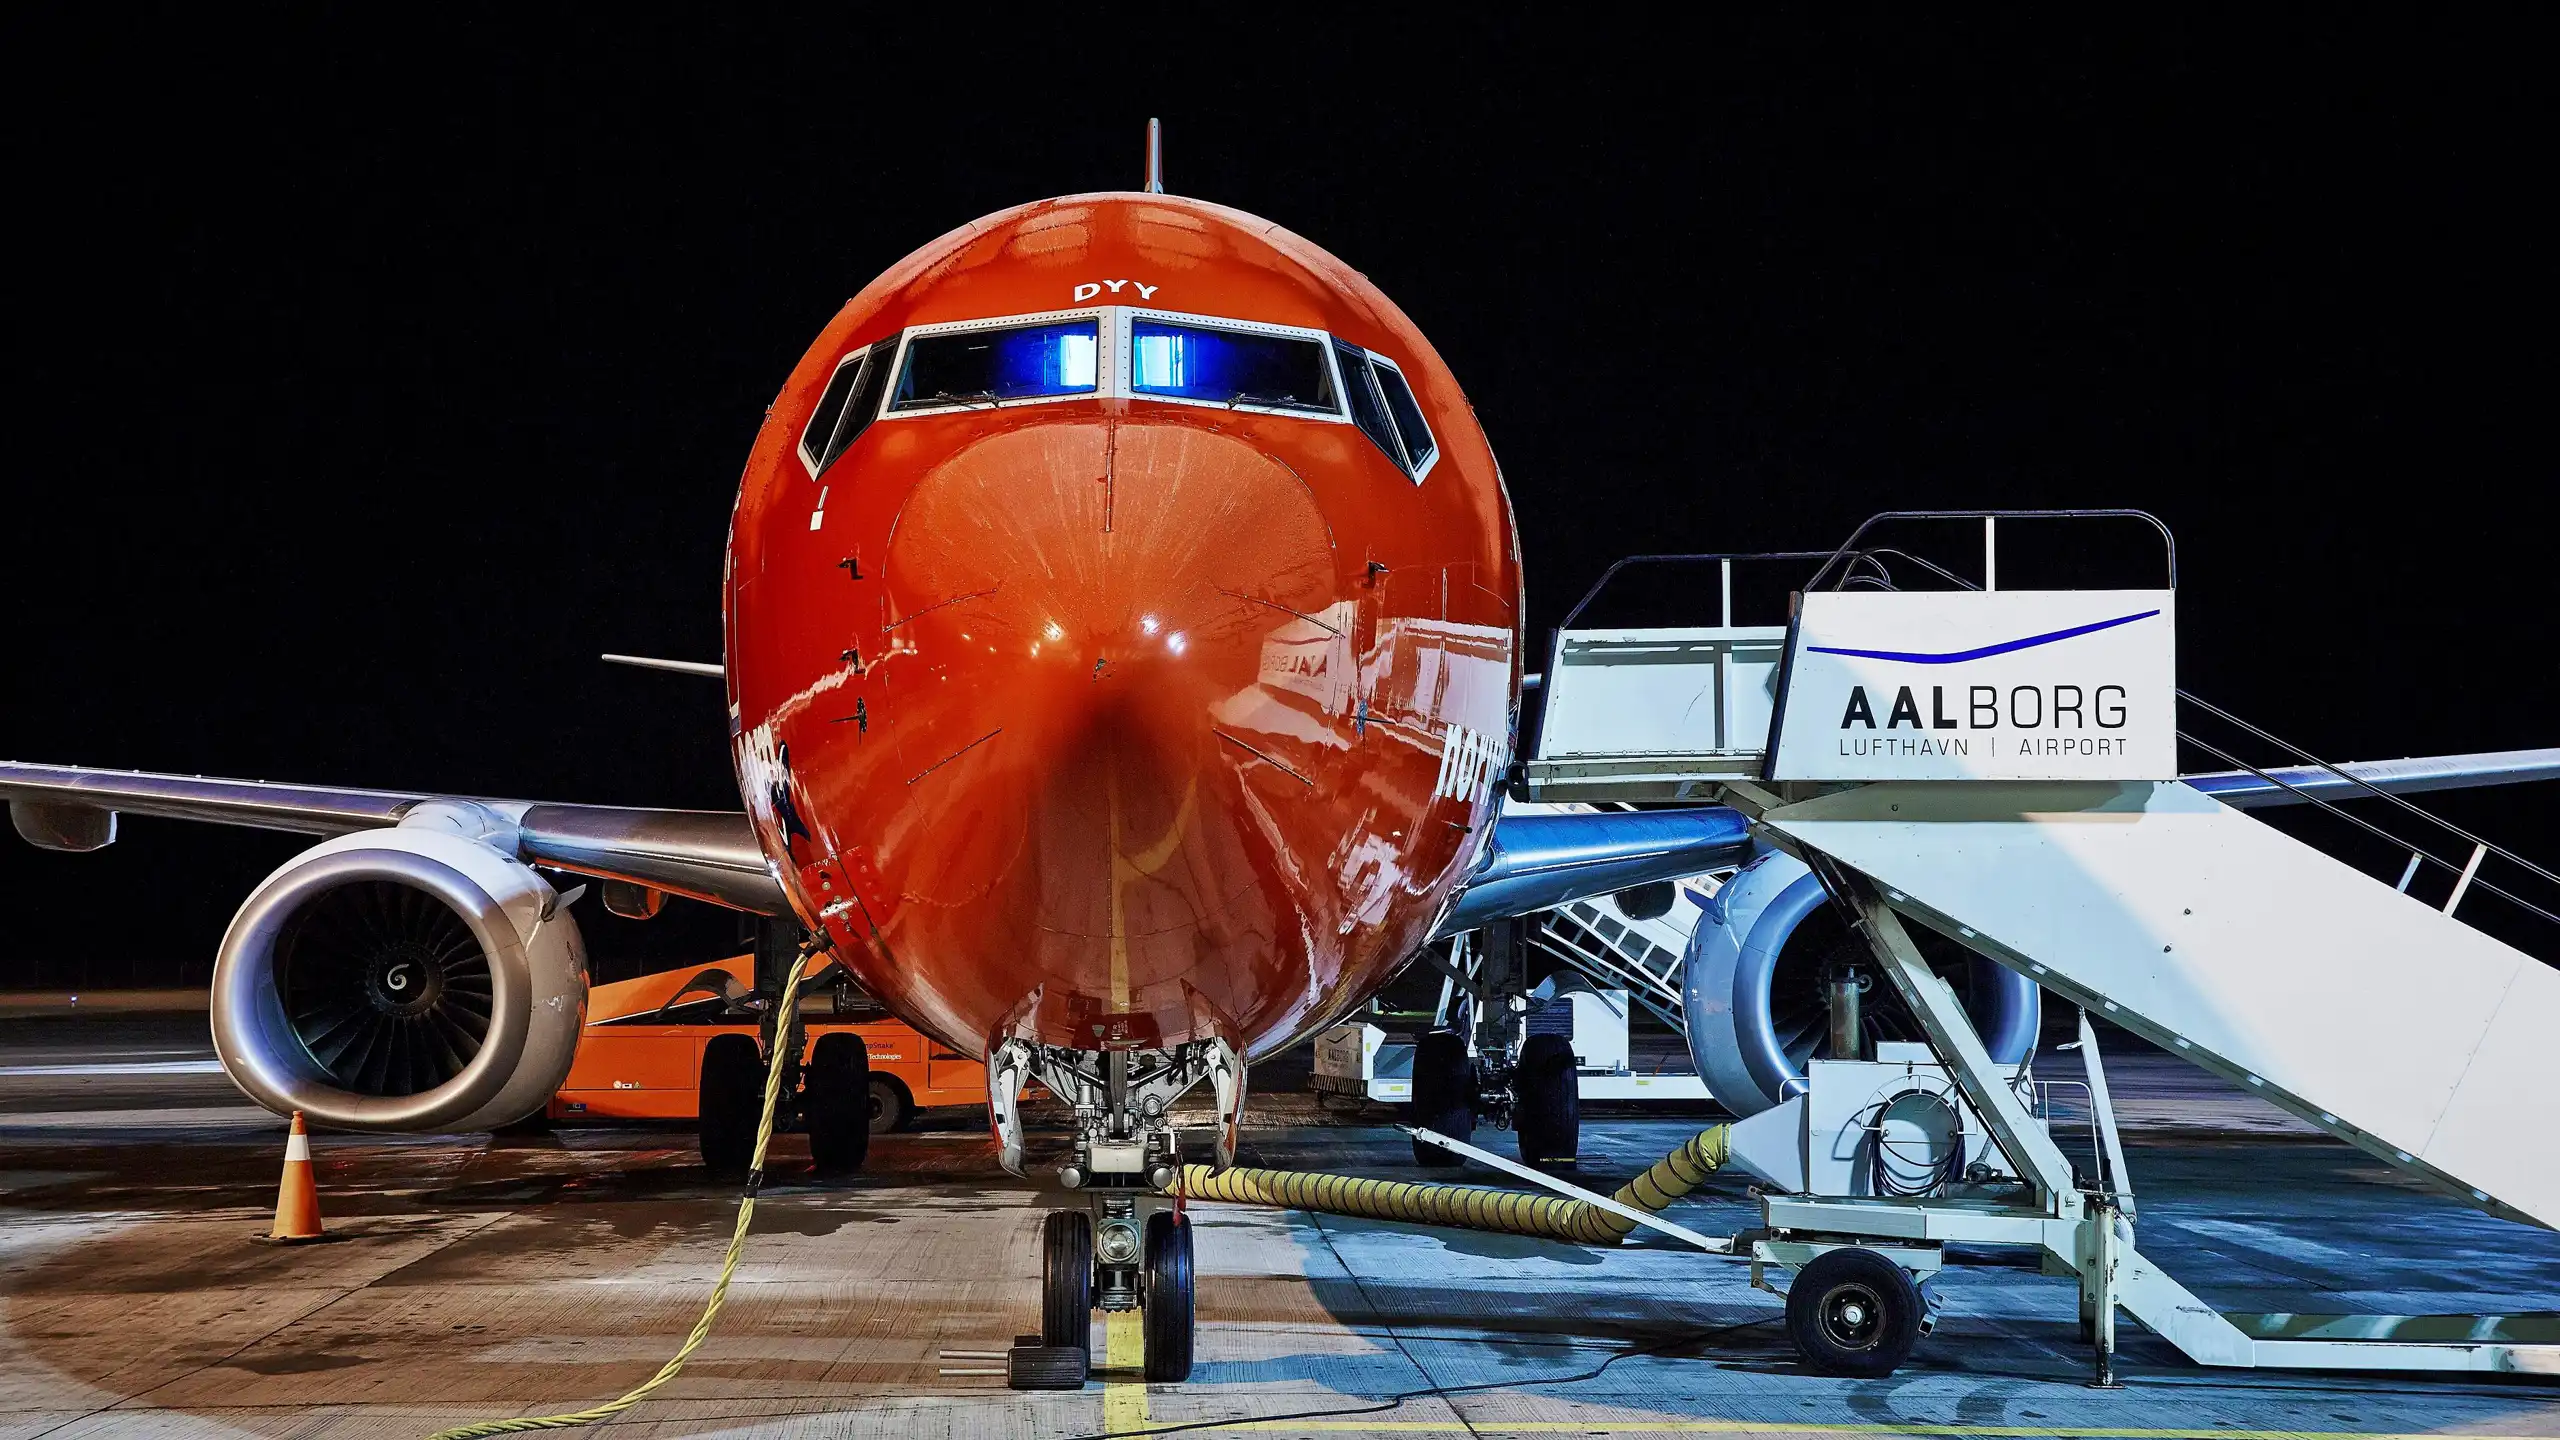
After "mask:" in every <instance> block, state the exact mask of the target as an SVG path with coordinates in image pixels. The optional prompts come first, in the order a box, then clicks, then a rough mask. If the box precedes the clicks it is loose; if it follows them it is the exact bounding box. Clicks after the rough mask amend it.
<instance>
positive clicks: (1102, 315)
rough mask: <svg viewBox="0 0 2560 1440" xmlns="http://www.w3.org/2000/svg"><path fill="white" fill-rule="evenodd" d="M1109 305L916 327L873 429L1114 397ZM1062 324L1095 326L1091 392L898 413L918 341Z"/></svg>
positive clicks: (903, 341) (903, 337)
mask: <svg viewBox="0 0 2560 1440" xmlns="http://www.w3.org/2000/svg"><path fill="white" fill-rule="evenodd" d="M1114 308H1115V307H1113V306H1109V305H1087V306H1082V307H1080V308H1077V309H1073V310H1039V311H1034V312H1032V313H1030V314H1027V315H998V316H993V317H990V318H988V319H983V320H952V321H946V322H944V323H943V324H940V325H916V326H911V327H909V328H908V329H905V330H902V331H900V332H899V333H898V354H897V357H896V362H895V364H894V365H893V366H892V367H891V369H890V371H889V383H888V384H887V385H886V386H884V387H882V388H881V391H880V413H879V415H878V416H877V417H875V421H874V423H885V422H888V421H892V420H917V419H922V418H924V417H926V416H929V415H955V414H958V413H960V412H962V411H967V410H1014V409H1019V408H1021V407H1022V406H1025V405H1064V404H1068V403H1070V402H1073V401H1077V400H1101V399H1106V398H1109V397H1110V396H1111V395H1112V394H1113V393H1114V391H1113V388H1112V387H1113V385H1114V384H1115V383H1116V381H1117V377H1118V376H1119V374H1120V370H1121V365H1120V359H1119V350H1120V347H1119V345H1118V344H1117V336H1116V334H1115V331H1116V330H1117V328H1118V327H1116V326H1114V325H1113V324H1112V320H1111V312H1112V310H1113V309H1114ZM1061 320H1091V321H1092V322H1094V324H1093V333H1094V351H1095V354H1094V357H1093V367H1094V369H1093V388H1092V389H1090V390H1079V391H1076V392H1075V393H1073V394H1069V395H1025V396H1023V397H1021V398H1020V399H1017V400H997V401H992V402H990V401H985V400H964V401H957V402H955V403H952V404H949V405H923V406H917V407H914V408H912V409H907V410H900V409H898V408H896V404H895V402H896V398H897V386H898V381H899V379H900V378H902V377H903V376H904V375H905V374H906V373H907V351H908V350H909V349H910V348H912V347H913V346H914V345H915V343H916V341H917V339H918V338H919V337H923V336H932V335H958V334H965V333H966V332H968V331H972V330H1011V329H1014V328H1016V327H1018V326H1024V325H1053V324H1056V323H1057V322H1059V321H1061Z"/></svg>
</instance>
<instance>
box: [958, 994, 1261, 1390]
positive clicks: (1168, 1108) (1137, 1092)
mask: <svg viewBox="0 0 2560 1440" xmlns="http://www.w3.org/2000/svg"><path fill="white" fill-rule="evenodd" d="M1034 1079H1036V1080H1038V1081H1039V1082H1040V1083H1042V1084H1044V1085H1046V1086H1048V1087H1049V1089H1050V1090H1051V1091H1053V1092H1054V1093H1056V1094H1057V1096H1058V1097H1059V1098H1060V1099H1062V1100H1065V1101H1067V1102H1068V1103H1069V1104H1071V1105H1073V1106H1074V1107H1075V1114H1076V1139H1075V1148H1074V1150H1073V1152H1072V1153H1071V1154H1070V1155H1069V1156H1068V1158H1067V1162H1066V1163H1065V1164H1063V1165H1061V1166H1060V1167H1058V1182H1059V1183H1060V1184H1062V1185H1064V1186H1065V1187H1066V1188H1067V1189H1069V1190H1071V1191H1074V1192H1076V1194H1077V1195H1078V1197H1079V1198H1080V1199H1081V1200H1082V1201H1083V1204H1082V1205H1081V1206H1079V1207H1077V1208H1074V1209H1066V1210H1053V1211H1051V1212H1050V1213H1049V1214H1048V1215H1047V1216H1046V1217H1045V1218H1044V1219H1043V1220H1042V1222H1041V1227H1040V1262H1041V1283H1040V1335H1039V1337H1038V1338H1039V1341H1040V1344H1039V1345H1038V1346H1037V1347H1032V1346H1023V1345H1017V1346H1016V1347H1015V1349H1014V1351H1013V1360H1012V1363H1011V1364H1010V1365H1009V1367H1008V1368H1009V1371H1010V1373H1011V1375H1012V1377H1013V1380H1014V1383H1015V1384H1016V1385H1017V1386H1020V1387H1022V1388H1037V1389H1046V1388H1052V1387H1053V1386H1055V1387H1060V1388H1070V1389H1071V1388H1074V1387H1075V1386H1078V1385H1081V1384H1083V1383H1084V1377H1085V1372H1086V1371H1087V1370H1088V1369H1089V1368H1090V1366H1091V1355H1092V1349H1093V1312H1094V1311H1096V1310H1100V1311H1102V1312H1103V1313H1104V1314H1106V1315H1107V1314H1111V1313H1114V1312H1117V1311H1126V1310H1135V1311H1137V1312H1139V1334H1140V1337H1141V1338H1142V1340H1143V1342H1144V1368H1145V1378H1146V1379H1147V1380H1149V1381H1151V1382H1155V1383H1166V1384H1169V1383H1173V1382H1177V1381H1181V1380H1186V1379H1189V1378H1190V1376H1191V1355H1192V1330H1193V1318H1194V1312H1195V1306H1194V1301H1193V1294H1194V1285H1193V1265H1192V1226H1191V1219H1190V1217H1189V1216H1188V1215H1186V1214H1184V1213H1183V1209H1182V1202H1181V1200H1180V1198H1179V1197H1178V1196H1176V1195H1174V1194H1173V1190H1174V1187H1175V1184H1176V1182H1177V1181H1178V1180H1179V1179H1180V1177H1181V1174H1182V1164H1183V1158H1182V1149H1181V1136H1180V1133H1179V1132H1178V1131H1176V1130H1175V1129H1174V1127H1173V1124H1172V1120H1171V1112H1172V1109H1173V1104H1174V1102H1175V1101H1176V1100H1178V1099H1180V1098H1181V1097H1182V1096H1183V1095H1184V1094H1185V1093H1187V1092H1188V1091H1190V1090H1191V1089H1192V1088H1193V1087H1194V1086H1196V1085H1198V1084H1199V1083H1200V1082H1201V1081H1203V1080H1206V1081H1208V1082H1209V1083H1210V1085H1211V1087H1212V1088H1213V1090H1214V1091H1215V1092H1216V1095H1217V1105H1218V1126H1217V1134H1216V1138H1215V1141H1214V1144H1213V1146H1212V1159H1213V1161H1214V1163H1215V1165H1216V1167H1217V1168H1218V1169H1221V1170H1223V1169H1225V1168H1226V1167H1227V1166H1228V1165H1230V1164H1232V1163H1233V1162H1234V1159H1235V1146H1236V1127H1237V1122H1238V1120H1239V1119H1240V1117H1241V1115H1242V1113H1243V1109H1244V1063H1243V1061H1242V1060H1241V1059H1240V1058H1239V1057H1238V1056H1237V1055H1236V1052H1235V1050H1234V1049H1233V1048H1232V1047H1230V1046H1229V1045H1228V1044H1227V1043H1226V1042H1225V1041H1223V1040H1209V1041H1198V1042H1193V1043H1190V1044H1184V1045H1178V1046H1175V1047H1173V1048H1171V1049H1168V1050H1105V1051H1092V1050H1065V1049H1059V1048H1056V1047H1052V1046H1041V1045H1033V1044H1030V1043H1029V1042H1027V1041H1022V1040H1008V1041H1006V1042H1005V1043H1004V1044H1003V1045H1001V1046H999V1047H998V1048H997V1050H996V1052H995V1054H993V1055H991V1056H989V1057H988V1060H987V1102H988V1108H989V1111H990V1113H991V1115H992V1116H993V1118H994V1124H995V1132H996V1141H997V1147H998V1151H999V1159H1001V1160H1002V1162H1003V1164H1004V1167H1005V1169H1007V1170H1009V1171H1011V1172H1012V1173H1014V1174H1016V1175H1020V1174H1022V1173H1023V1156H1022V1120H1021V1116H1020V1113H1019V1111H1018V1107H1017V1101H1018V1100H1019V1098H1020V1096H1021V1094H1022V1087H1023V1085H1024V1084H1025V1083H1026V1082H1028V1081H1031V1080H1034ZM1025 1338H1026V1339H1027V1338H1029V1337H1025ZM1034 1350H1036V1351H1038V1352H1039V1353H1036V1354H1035V1353H1031V1352H1033V1351H1034ZM1068 1351H1073V1352H1075V1355H1076V1359H1075V1361H1074V1362H1073V1363H1070V1362H1069V1361H1068V1360H1067V1359H1066V1357H1065V1352H1068ZM1070 1371H1072V1374H1073V1378H1072V1379H1069V1378H1068V1375H1069V1373H1070Z"/></svg>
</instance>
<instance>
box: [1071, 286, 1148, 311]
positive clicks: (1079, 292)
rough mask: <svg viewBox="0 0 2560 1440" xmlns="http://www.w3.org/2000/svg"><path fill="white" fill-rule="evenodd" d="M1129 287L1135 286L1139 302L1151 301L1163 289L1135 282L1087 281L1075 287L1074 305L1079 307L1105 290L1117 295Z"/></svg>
mask: <svg viewBox="0 0 2560 1440" xmlns="http://www.w3.org/2000/svg"><path fill="white" fill-rule="evenodd" d="M1130 286H1135V287H1136V288H1137V291H1138V298H1139V299H1141V300H1153V299H1154V298H1156V292H1157V291H1158V290H1161V289H1163V288H1164V287H1163V286H1161V285H1148V284H1145V283H1142V282H1140V281H1136V280H1101V281H1094V280H1087V281H1085V282H1084V283H1083V284H1081V285H1078V286H1077V287H1076V289H1075V297H1076V298H1075V303H1076V304H1078V305H1081V304H1083V303H1084V302H1086V301H1087V300H1091V299H1093V298H1095V297H1096V296H1099V295H1100V294H1101V293H1102V292H1103V291H1105V290H1108V291H1110V292H1111V293H1112V294H1114V295H1117V294H1119V293H1120V292H1121V291H1122V290H1123V289H1125V288H1128V287H1130Z"/></svg>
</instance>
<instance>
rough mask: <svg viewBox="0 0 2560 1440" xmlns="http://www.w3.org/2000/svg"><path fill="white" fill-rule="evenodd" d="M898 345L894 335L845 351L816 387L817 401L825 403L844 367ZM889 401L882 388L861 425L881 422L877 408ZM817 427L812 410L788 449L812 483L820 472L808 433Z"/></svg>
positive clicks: (831, 433)
mask: <svg viewBox="0 0 2560 1440" xmlns="http://www.w3.org/2000/svg"><path fill="white" fill-rule="evenodd" d="M897 343H898V337H897V336H895V335H883V336H881V337H880V338H879V339H877V340H874V341H872V342H871V343H870V344H868V345H856V346H854V347H853V348H852V349H850V350H847V351H846V352H844V358H843V359H841V360H838V361H837V362H836V368H834V369H833V370H830V371H828V372H827V383H826V384H825V385H821V386H819V387H818V398H819V399H820V400H821V401H823V400H825V399H826V398H827V391H828V389H829V388H830V387H832V386H833V385H834V384H835V383H836V377H837V376H839V375H842V374H843V373H844V367H846V366H847V365H852V364H856V363H859V362H860V361H861V360H862V358H863V357H864V356H866V355H869V354H870V353H871V352H873V351H874V350H878V349H880V348H881V347H882V346H884V345H885V346H891V347H894V346H896V345H897ZM854 383H855V384H857V385H858V384H860V383H861V380H860V378H859V377H857V378H856V379H855V382H854ZM888 397H889V392H888V390H887V388H886V387H883V388H882V389H881V392H880V399H878V400H877V401H875V402H873V405H872V412H871V420H867V421H864V422H863V423H864V424H865V425H866V426H867V425H869V424H870V423H871V422H872V421H876V420H878V419H879V418H880V409H879V407H880V406H883V405H886V404H888V403H889V398H888ZM845 398H846V399H847V400H848V401H850V400H851V399H852V398H853V397H851V396H849V395H848V396H846V397H845ZM817 425H818V416H817V412H816V411H814V410H813V411H811V412H810V414H809V418H808V420H807V421H805V422H803V423H802V425H801V426H800V438H799V440H797V441H796V442H794V443H793V444H792V447H791V448H792V449H793V450H794V451H795V452H797V453H798V454H799V456H800V468H801V469H803V470H806V471H808V472H809V478H810V479H812V480H815V479H817V478H818V473H819V472H818V457H817V456H815V455H812V454H810V453H809V434H810V432H811V431H813V430H815V429H816V428H817ZM836 425H837V427H838V428H842V427H843V425H844V417H843V416H842V415H838V416H837V417H836ZM827 438H828V439H829V440H833V439H834V438H836V436H835V431H833V430H830V431H828V432H827ZM839 458H841V457H839Z"/></svg>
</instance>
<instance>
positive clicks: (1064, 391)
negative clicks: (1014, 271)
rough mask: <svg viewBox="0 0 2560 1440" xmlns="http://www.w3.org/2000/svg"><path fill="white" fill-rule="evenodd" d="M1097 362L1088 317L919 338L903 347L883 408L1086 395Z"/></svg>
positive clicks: (1094, 329) (1094, 326) (1095, 328)
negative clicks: (903, 354)
mask: <svg viewBox="0 0 2560 1440" xmlns="http://www.w3.org/2000/svg"><path fill="white" fill-rule="evenodd" d="M1100 359H1101V345H1100V328H1099V325H1098V323H1097V322H1095V321H1093V320H1061V321H1057V322H1054V323H1051V324H1043V325H1016V326H1012V327H1010V328H1007V329H1002V330H961V331H952V332H946V333H943V334H939V335H919V336H917V337H916V338H915V339H914V340H912V341H910V342H908V345H907V364H906V368H905V369H904V370H903V371H902V372H900V374H899V376H898V389H897V393H896V394H895V395H894V396H893V397H892V398H891V399H890V402H889V409H890V410H891V411H893V412H894V411H899V410H924V409H931V408H935V407H938V406H944V405H966V404H969V403H972V402H976V403H979V404H986V403H990V402H998V401H1005V400H1028V399H1036V398H1041V397H1045V396H1052V395H1089V394H1092V393H1093V391H1094V389H1095V381H1096V379H1097V372H1098V367H1099V362H1100Z"/></svg>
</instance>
